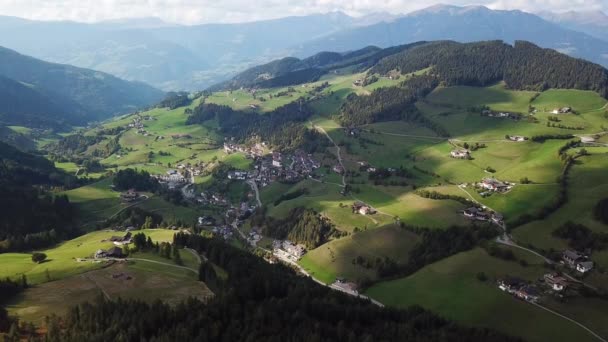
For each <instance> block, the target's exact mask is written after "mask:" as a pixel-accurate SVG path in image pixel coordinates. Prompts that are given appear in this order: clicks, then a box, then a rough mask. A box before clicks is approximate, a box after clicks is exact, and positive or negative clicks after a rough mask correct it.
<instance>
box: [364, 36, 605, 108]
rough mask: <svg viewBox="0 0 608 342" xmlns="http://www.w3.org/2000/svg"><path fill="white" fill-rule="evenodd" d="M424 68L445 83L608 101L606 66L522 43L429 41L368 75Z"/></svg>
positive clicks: (391, 57) (388, 58)
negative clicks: (582, 93)
mask: <svg viewBox="0 0 608 342" xmlns="http://www.w3.org/2000/svg"><path fill="white" fill-rule="evenodd" d="M428 67H433V71H432V73H433V74H434V75H437V76H438V77H439V79H440V80H441V81H443V82H444V83H445V84H446V85H470V86H486V85H489V84H492V83H495V82H498V81H502V80H504V81H505V82H506V84H507V86H508V87H510V88H512V89H519V90H536V91H543V90H546V89H549V88H562V89H581V90H593V91H596V92H597V93H599V94H600V95H602V96H603V97H608V70H606V69H605V68H603V67H601V66H600V65H597V64H593V63H591V62H587V61H584V60H581V59H575V58H572V57H569V56H567V55H564V54H560V53H559V52H557V51H554V50H550V49H542V48H539V47H538V46H536V45H534V44H532V43H529V42H523V41H518V42H515V45H513V46H511V45H509V44H505V43H503V42H501V41H491V42H479V43H468V44H461V43H456V42H449V41H445V42H433V43H429V44H425V45H422V46H418V47H415V48H412V49H410V50H406V51H404V52H401V53H397V54H395V55H392V56H389V57H387V58H384V59H383V60H381V61H380V62H379V63H378V64H377V65H376V66H374V67H373V68H372V70H371V71H372V72H375V73H380V74H386V73H388V72H389V71H391V70H399V71H400V72H401V73H403V74H407V73H411V72H415V71H418V70H421V69H425V68H428Z"/></svg>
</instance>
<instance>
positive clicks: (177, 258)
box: [173, 245, 184, 265]
mask: <svg viewBox="0 0 608 342" xmlns="http://www.w3.org/2000/svg"><path fill="white" fill-rule="evenodd" d="M173 262H175V263H176V264H178V265H183V264H184V262H183V261H182V256H181V255H180V254H179V249H178V248H177V245H173Z"/></svg>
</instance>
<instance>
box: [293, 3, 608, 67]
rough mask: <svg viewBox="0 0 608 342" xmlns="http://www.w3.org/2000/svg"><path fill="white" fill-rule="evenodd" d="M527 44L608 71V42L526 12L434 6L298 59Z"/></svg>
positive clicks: (318, 44)
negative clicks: (362, 51) (439, 44)
mask: <svg viewBox="0 0 608 342" xmlns="http://www.w3.org/2000/svg"><path fill="white" fill-rule="evenodd" d="M497 39H498V40H503V41H506V42H511V43H512V42H514V41H516V40H527V41H530V42H533V43H535V44H537V45H540V46H542V47H546V48H552V49H556V50H558V51H561V52H565V53H568V54H570V55H572V56H576V57H582V58H585V59H588V60H591V61H593V62H596V63H600V64H603V65H605V66H606V65H608V42H605V41H602V40H600V39H597V38H594V37H591V36H589V35H586V34H584V33H580V32H575V31H572V30H568V29H565V28H562V27H560V26H558V25H556V24H553V23H550V22H547V21H545V20H543V19H541V18H540V17H538V16H535V15H532V14H529V13H524V12H521V11H493V10H490V9H488V8H485V7H482V6H471V7H456V6H445V5H440V6H433V7H429V8H427V9H425V10H421V11H417V12H413V13H410V14H408V15H406V16H404V17H402V18H399V19H397V20H394V21H393V22H390V23H386V22H383V23H378V24H375V25H371V26H367V27H361V28H356V29H351V30H346V31H343V32H339V33H336V34H332V35H329V36H327V37H323V38H320V39H316V40H314V41H311V42H309V43H306V44H304V45H302V46H300V47H298V53H297V54H296V55H297V56H307V55H311V54H313V53H315V52H316V51H323V50H328V49H331V50H333V51H348V50H354V49H358V48H361V47H363V46H368V45H376V46H380V47H387V46H394V45H399V44H405V43H409V42H415V41H421V40H427V41H430V40H454V41H460V42H473V41H482V40H497Z"/></svg>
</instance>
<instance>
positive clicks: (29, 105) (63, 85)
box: [0, 48, 163, 127]
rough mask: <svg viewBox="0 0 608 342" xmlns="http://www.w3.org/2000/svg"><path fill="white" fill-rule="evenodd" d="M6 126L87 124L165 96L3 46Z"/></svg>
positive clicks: (2, 116) (0, 80) (0, 115)
mask: <svg viewBox="0 0 608 342" xmlns="http://www.w3.org/2000/svg"><path fill="white" fill-rule="evenodd" d="M0 95H1V96H0V123H4V124H18V125H25V126H28V127H41V126H44V127H49V126H50V127H60V126H62V125H65V124H67V125H83V124H85V123H87V122H90V121H95V120H100V119H105V118H108V117H110V116H112V115H116V114H119V113H126V112H131V111H134V110H136V109H138V108H141V107H145V106H148V105H151V104H153V103H155V102H157V101H159V100H160V99H161V98H162V96H163V93H162V92H161V91H160V90H158V89H155V88H153V87H151V86H148V85H146V84H142V83H137V82H128V81H124V80H122V79H119V78H116V77H114V76H112V75H109V74H106V73H103V72H99V71H93V70H87V69H82V68H77V67H73V66H70V65H62V64H55V63H49V62H44V61H41V60H38V59H35V58H32V57H29V56H25V55H22V54H20V53H17V52H16V51H13V50H10V49H6V48H0Z"/></svg>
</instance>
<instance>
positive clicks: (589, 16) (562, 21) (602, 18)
mask: <svg viewBox="0 0 608 342" xmlns="http://www.w3.org/2000/svg"><path fill="white" fill-rule="evenodd" d="M538 15H539V16H540V17H542V18H543V19H545V20H547V21H550V22H553V23H556V24H559V25H561V26H564V27H567V28H569V29H572V30H576V31H580V32H584V33H587V34H589V35H592V36H594V37H596V38H599V39H602V40H605V41H608V15H606V13H604V12H602V11H581V12H575V11H569V12H563V13H553V12H541V13H539V14H538Z"/></svg>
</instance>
